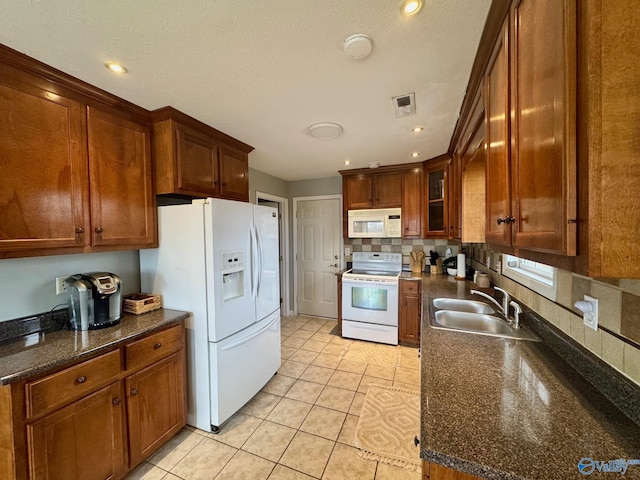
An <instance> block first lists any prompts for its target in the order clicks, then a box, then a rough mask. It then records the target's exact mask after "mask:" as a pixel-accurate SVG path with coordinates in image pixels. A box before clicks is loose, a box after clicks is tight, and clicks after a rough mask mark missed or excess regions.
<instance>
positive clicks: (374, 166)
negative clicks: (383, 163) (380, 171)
mask: <svg viewBox="0 0 640 480" xmlns="http://www.w3.org/2000/svg"><path fill="white" fill-rule="evenodd" d="M379 166H380V164H379V163H378V162H371V163H370V164H369V168H378V167H379Z"/></svg>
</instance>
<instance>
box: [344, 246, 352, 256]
mask: <svg viewBox="0 0 640 480" xmlns="http://www.w3.org/2000/svg"><path fill="white" fill-rule="evenodd" d="M344 254H345V255H351V247H344Z"/></svg>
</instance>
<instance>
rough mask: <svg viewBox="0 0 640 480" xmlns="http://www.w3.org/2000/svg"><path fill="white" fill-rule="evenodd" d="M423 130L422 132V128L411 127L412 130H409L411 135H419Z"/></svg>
mask: <svg viewBox="0 0 640 480" xmlns="http://www.w3.org/2000/svg"><path fill="white" fill-rule="evenodd" d="M423 130H424V127H413V128H412V129H411V131H412V132H413V133H420V132H421V131H423Z"/></svg>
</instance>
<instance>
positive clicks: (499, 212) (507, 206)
mask: <svg viewBox="0 0 640 480" xmlns="http://www.w3.org/2000/svg"><path fill="white" fill-rule="evenodd" d="M484 102H485V125H486V137H485V138H486V140H485V142H486V145H487V149H486V165H487V175H486V182H487V191H486V194H487V197H486V206H487V208H486V215H487V219H486V242H487V243H492V244H498V245H511V228H512V223H513V222H512V216H511V188H510V183H509V182H510V175H509V168H510V158H511V157H510V148H509V146H510V139H509V132H510V129H509V21H508V18H507V19H506V20H505V21H504V24H503V26H502V30H501V31H500V36H499V37H498V41H497V43H496V45H495V47H494V49H493V52H492V55H491V57H490V59H489V65H488V66H487V70H486V74H485V92H484Z"/></svg>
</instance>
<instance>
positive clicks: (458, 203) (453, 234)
mask: <svg viewBox="0 0 640 480" xmlns="http://www.w3.org/2000/svg"><path fill="white" fill-rule="evenodd" d="M461 164H462V159H461V158H460V156H459V155H454V156H453V158H452V159H451V164H450V165H449V171H448V179H449V194H448V195H447V200H448V202H447V203H448V206H449V238H453V239H459V238H460V237H461V232H460V223H461V219H462V168H461Z"/></svg>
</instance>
